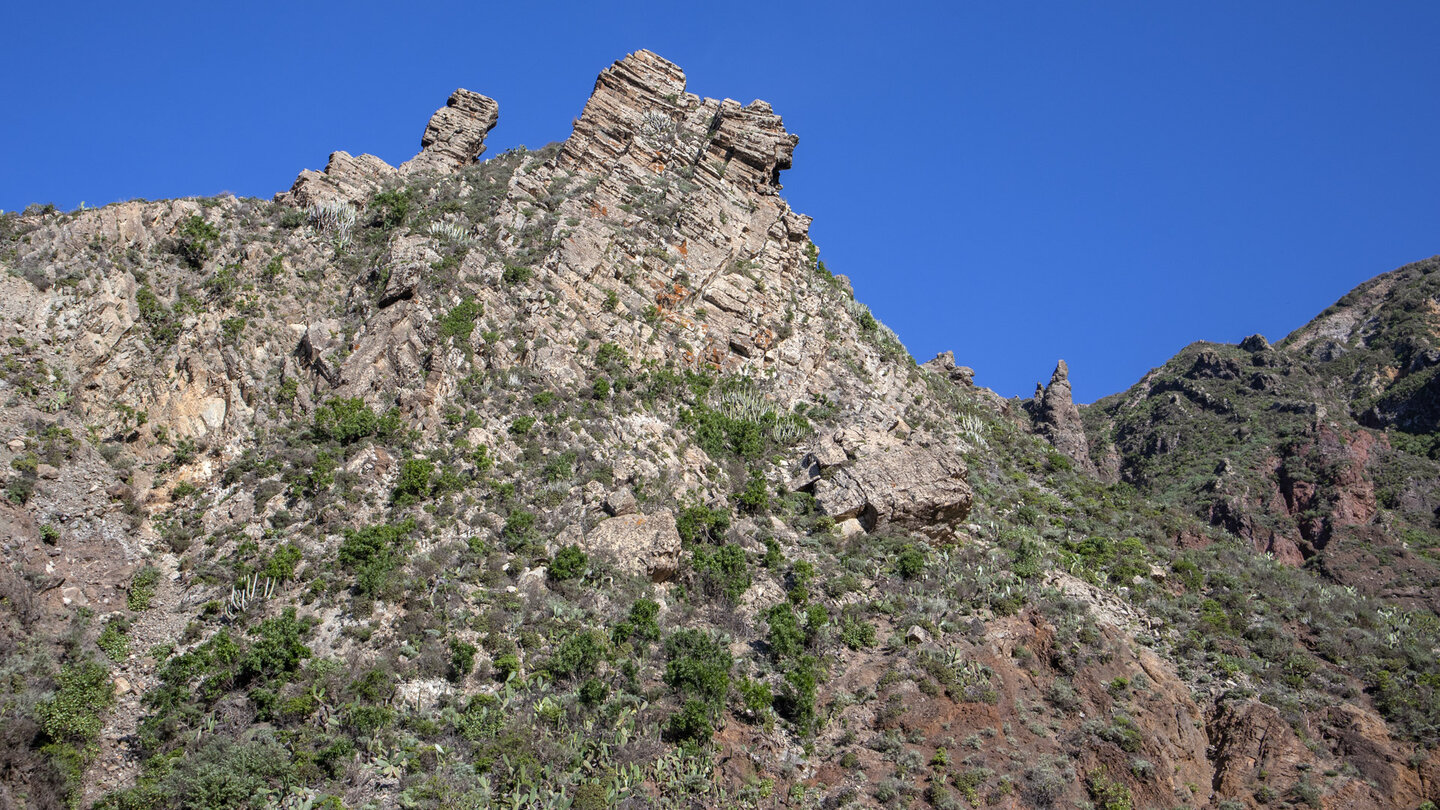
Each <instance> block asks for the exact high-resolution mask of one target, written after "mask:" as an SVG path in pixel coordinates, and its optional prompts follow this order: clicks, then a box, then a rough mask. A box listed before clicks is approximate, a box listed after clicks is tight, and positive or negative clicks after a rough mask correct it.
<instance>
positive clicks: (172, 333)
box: [135, 284, 180, 345]
mask: <svg viewBox="0 0 1440 810" xmlns="http://www.w3.org/2000/svg"><path fill="white" fill-rule="evenodd" d="M135 307H136V308H137V309H138V310H139V311H140V320H141V321H142V322H143V323H144V324H145V326H146V328H147V329H149V330H150V338H151V340H153V341H155V342H156V343H158V344H161V345H166V344H169V343H173V342H174V341H175V338H177V337H179V336H180V322H179V320H178V319H177V318H176V317H175V315H174V313H172V312H171V311H170V309H169V307H166V306H165V305H164V304H163V303H161V301H160V299H159V298H157V297H156V296H155V293H153V292H151V291H150V288H149V287H147V286H145V285H143V284H142V285H140V286H139V287H137V288H136V289H135Z"/></svg>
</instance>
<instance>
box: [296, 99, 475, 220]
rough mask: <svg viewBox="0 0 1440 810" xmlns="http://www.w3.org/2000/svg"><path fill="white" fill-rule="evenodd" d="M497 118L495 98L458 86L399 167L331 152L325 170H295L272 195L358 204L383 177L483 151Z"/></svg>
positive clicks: (443, 168) (470, 158) (440, 168)
mask: <svg viewBox="0 0 1440 810" xmlns="http://www.w3.org/2000/svg"><path fill="white" fill-rule="evenodd" d="M499 118H500V105H499V104H498V103H496V101H495V100H494V99H492V98H488V97H486V96H482V95H480V94H479V93H475V92H471V91H469V90H466V89H464V88H460V89H458V90H456V91H455V92H454V93H451V94H450V98H449V100H448V101H447V102H446V103H445V106H444V107H441V108H440V109H439V110H436V111H435V114H434V115H432V116H430V121H429V122H428V123H427V124H426V125H425V132H424V134H423V135H421V136H420V151H419V153H417V154H416V155H415V157H413V158H411V159H410V160H407V161H406V162H404V163H402V164H400V166H399V167H394V166H391V165H390V164H388V163H386V162H385V161H383V160H381V159H380V158H378V157H375V156H374V155H360V156H359V157H355V156H353V155H351V154H350V153H349V152H344V151H340V152H333V153H331V155H330V160H329V162H328V163H326V165H325V171H323V172H317V171H313V170H311V169H306V170H304V171H302V172H300V176H299V177H297V178H295V184H294V185H292V186H291V187H290V191H289V192H286V193H284V194H278V195H276V199H279V200H288V201H290V202H293V203H295V204H296V205H309V204H311V203H315V202H319V201H320V200H326V199H339V200H345V201H349V202H354V203H361V202H364V201H365V200H367V199H369V197H370V195H372V194H374V193H375V192H376V191H377V190H379V189H380V187H381V186H382V185H383V184H384V183H385V181H386V180H389V179H393V178H397V177H403V176H406V175H413V174H423V173H427V172H430V173H445V172H452V171H455V170H456V169H459V168H460V167H462V166H465V165H467V164H469V163H472V162H474V160H475V159H476V158H478V157H479V156H480V155H481V153H483V152H484V151H485V136H486V135H487V134H488V133H489V132H490V130H492V129H494V128H495V124H496V122H497V121H498V120H499Z"/></svg>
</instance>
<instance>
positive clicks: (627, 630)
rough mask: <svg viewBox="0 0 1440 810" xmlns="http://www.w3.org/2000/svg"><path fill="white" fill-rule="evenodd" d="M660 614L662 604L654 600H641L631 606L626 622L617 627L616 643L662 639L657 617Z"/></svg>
mask: <svg viewBox="0 0 1440 810" xmlns="http://www.w3.org/2000/svg"><path fill="white" fill-rule="evenodd" d="M659 613H660V603H659V602H656V601H654V600H653V599H645V598H643V597H642V598H640V599H636V600H635V604H633V605H631V606H630V614H629V616H627V617H626V619H625V621H623V622H621V623H620V624H618V625H616V627H615V633H614V637H615V643H617V644H619V643H620V642H622V641H626V640H628V639H632V638H633V639H636V640H639V641H657V640H659V638H660V624H659V622H657V621H655V617H656V616H658V615H659Z"/></svg>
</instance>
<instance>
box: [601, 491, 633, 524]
mask: <svg viewBox="0 0 1440 810" xmlns="http://www.w3.org/2000/svg"><path fill="white" fill-rule="evenodd" d="M602 506H603V507H604V509H605V512H606V514H608V515H610V516H611V517H622V516H624V515H633V514H635V512H636V511H637V509H638V507H636V505H635V493H633V492H631V491H630V490H629V489H625V488H621V489H617V490H615V491H614V492H611V493H609V494H607V495H606V496H605V502H604V503H603V504H602Z"/></svg>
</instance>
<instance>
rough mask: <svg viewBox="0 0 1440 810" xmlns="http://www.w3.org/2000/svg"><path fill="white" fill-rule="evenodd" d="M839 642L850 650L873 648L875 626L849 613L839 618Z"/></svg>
mask: <svg viewBox="0 0 1440 810" xmlns="http://www.w3.org/2000/svg"><path fill="white" fill-rule="evenodd" d="M840 641H841V642H843V643H844V644H845V646H846V647H849V648H850V649H852V650H863V649H866V648H867V647H873V646H875V641H876V633H875V625H874V624H873V623H871V622H869V621H867V620H866V619H863V618H861V617H860V616H856V615H854V614H851V613H846V614H845V615H843V616H841V617H840Z"/></svg>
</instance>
